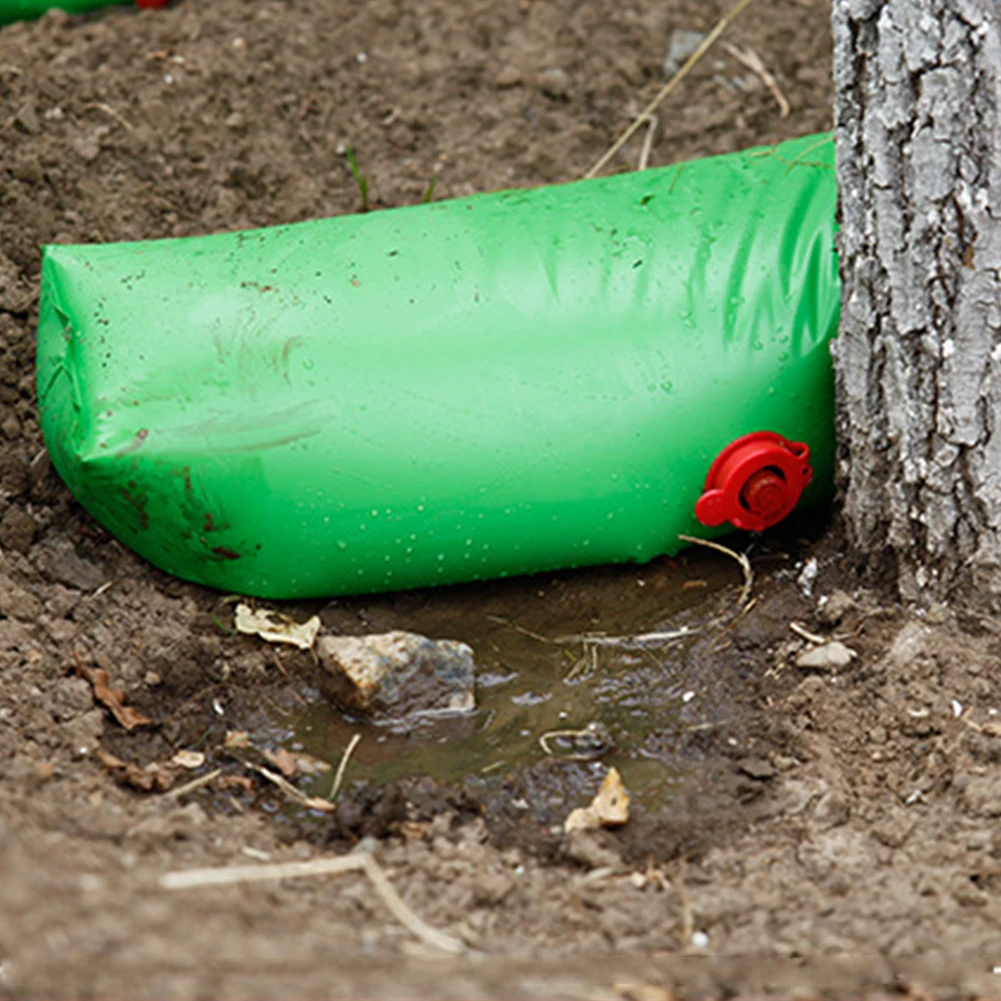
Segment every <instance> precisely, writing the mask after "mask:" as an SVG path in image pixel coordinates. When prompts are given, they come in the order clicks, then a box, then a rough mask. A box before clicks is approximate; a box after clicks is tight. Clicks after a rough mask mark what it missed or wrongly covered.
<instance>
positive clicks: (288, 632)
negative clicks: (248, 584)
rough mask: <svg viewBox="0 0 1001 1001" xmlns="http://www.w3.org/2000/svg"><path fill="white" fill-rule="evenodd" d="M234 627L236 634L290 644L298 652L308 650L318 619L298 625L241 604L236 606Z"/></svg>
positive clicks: (265, 611)
mask: <svg viewBox="0 0 1001 1001" xmlns="http://www.w3.org/2000/svg"><path fill="white" fill-rule="evenodd" d="M234 625H235V627H236V631H237V632H238V633H246V634H247V635H250V636H260V637H261V639H262V640H267V641H268V642H269V643H291V644H292V646H297V647H298V648H299V649H300V650H308V649H309V648H310V647H311V646H312V645H313V643H314V641H315V640H316V634H317V633H318V632H319V631H320V619H319V617H318V616H316V615H314V616H313V617H312V618H311V619H307V620H306V621H305V622H303V623H301V624H300V623H298V622H295V621H293V620H292V619H290V618H289V617H288V616H286V615H281V614H280V613H278V612H269V611H267V610H265V609H258V610H256V611H255V610H254V609H253V608H251V607H250V606H249V605H245V604H243V603H242V602H241V603H240V604H239V605H237V606H236V621H235V622H234Z"/></svg>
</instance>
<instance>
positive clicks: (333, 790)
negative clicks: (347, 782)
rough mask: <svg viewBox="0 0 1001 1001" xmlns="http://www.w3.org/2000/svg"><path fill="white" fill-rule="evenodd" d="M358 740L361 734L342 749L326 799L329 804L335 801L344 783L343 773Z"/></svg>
mask: <svg viewBox="0 0 1001 1001" xmlns="http://www.w3.org/2000/svg"><path fill="white" fill-rule="evenodd" d="M360 740H361V734H360V733H356V734H355V735H354V736H353V737H352V738H351V740H350V741H349V742H348V746H347V747H346V748H344V753H343V754H342V755H341V763H340V764H339V765H338V766H337V774H336V775H335V776H334V784H333V785H332V786H331V787H330V796H328V797H327V798H328V799H329V800H330V802H331V803H332V802H333V801H334V800H335V799H337V794H338V793H339V792H340V791H341V782H343V781H344V772H345V771H346V770H347V767H348V759H349V758H350V757H351V753H352V752H353V751H354V749H355V748H356V747H357V746H358V742H359V741H360Z"/></svg>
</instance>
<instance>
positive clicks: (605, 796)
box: [563, 768, 629, 834]
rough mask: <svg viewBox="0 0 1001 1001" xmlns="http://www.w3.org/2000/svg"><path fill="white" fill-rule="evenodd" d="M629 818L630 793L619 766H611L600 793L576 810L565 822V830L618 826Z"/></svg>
mask: <svg viewBox="0 0 1001 1001" xmlns="http://www.w3.org/2000/svg"><path fill="white" fill-rule="evenodd" d="M628 819H629V793H628V792H626V787H625V786H624V785H623V784H622V776H620V775H619V771H618V769H617V768H609V769H608V774H607V775H606V776H605V778H604V781H603V782H602V783H601V788H600V789H599V790H598V795H597V796H595V797H594V799H593V800H592V801H591V804H590V805H589V806H585V807H583V808H580V809H577V810H574V811H573V812H572V813H571V814H570V816H569V817H567V819H566V821H565V822H564V824H563V830H564V831H566V832H567V833H568V834H569V833H570V831H584V830H590V829H593V828H596V827H617V826H619V825H620V824H624V823H625V822H626V821H627V820H628Z"/></svg>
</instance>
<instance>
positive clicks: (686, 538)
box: [678, 535, 754, 608]
mask: <svg viewBox="0 0 1001 1001" xmlns="http://www.w3.org/2000/svg"><path fill="white" fill-rule="evenodd" d="M678 538H679V539H680V540H681V541H682V542H691V543H693V544H694V545H696V546H705V547H706V548H707V549H715V550H716V552H718V553H723V554H725V555H726V556H729V557H730V559H732V560H736V561H737V562H738V563H739V564H740V569H741V570H742V571H743V572H744V589H743V590H742V591H741V592H740V601H739V602H738V604H739V605H740V607H741V608H743V607H744V606H745V605H746V604H747V602H748V599H749V598H750V597H751V588H753V587H754V571H752V570H751V561H750V560H749V559H748V558H747V557H746V556H745V555H744V554H743V553H736V552H734V551H733V550H732V549H728V548H727V547H726V546H722V545H720V544H719V543H718V542H711V541H710V540H709V539H697V538H695V536H694V535H679V536H678Z"/></svg>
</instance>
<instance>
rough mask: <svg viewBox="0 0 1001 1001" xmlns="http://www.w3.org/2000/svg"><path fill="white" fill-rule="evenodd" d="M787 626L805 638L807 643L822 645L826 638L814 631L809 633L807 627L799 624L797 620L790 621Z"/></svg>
mask: <svg viewBox="0 0 1001 1001" xmlns="http://www.w3.org/2000/svg"><path fill="white" fill-rule="evenodd" d="M789 628H790V629H791V630H792V631H793V632H794V633H795V634H796V635H797V636H799V637H801V638H802V639H805V640H806V641H807V643H816V644H817V646H822V645H823V644H824V643H826V642H827V640H825V639H824V637H823V636H818V635H817V634H816V633H811V632H810V630H809V629H807V628H806V627H805V626H801V625H800V624H799V623H798V622H790V623H789Z"/></svg>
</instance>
